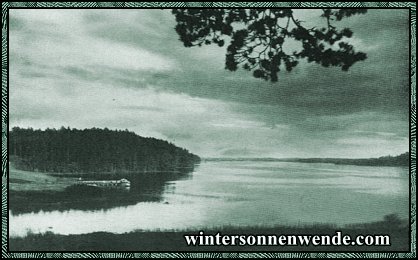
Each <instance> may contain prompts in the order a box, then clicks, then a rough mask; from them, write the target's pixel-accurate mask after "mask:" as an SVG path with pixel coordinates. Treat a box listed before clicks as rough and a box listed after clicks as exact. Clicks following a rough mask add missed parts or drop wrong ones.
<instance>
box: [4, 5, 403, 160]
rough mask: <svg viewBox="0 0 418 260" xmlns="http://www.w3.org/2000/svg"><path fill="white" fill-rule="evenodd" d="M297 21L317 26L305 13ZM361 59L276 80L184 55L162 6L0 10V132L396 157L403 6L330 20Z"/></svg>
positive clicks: (243, 152)
mask: <svg viewBox="0 0 418 260" xmlns="http://www.w3.org/2000/svg"><path fill="white" fill-rule="evenodd" d="M297 14H298V15H299V17H300V19H302V20H306V21H307V23H308V24H309V22H312V23H316V22H323V21H322V20H319V18H317V16H319V13H318V11H317V10H298V11H297ZM335 25H337V26H338V27H339V28H340V27H349V28H351V29H352V30H353V31H354V36H353V38H352V40H351V42H352V43H353V44H354V45H355V48H356V50H359V51H363V52H366V53H367V55H368V59H367V60H366V61H364V62H359V63H356V64H355V65H354V66H353V67H351V69H350V71H349V72H342V71H341V70H340V69H338V68H323V67H320V66H319V65H316V64H304V63H302V64H300V65H299V66H298V67H296V69H294V70H293V71H292V72H291V73H287V72H281V73H280V74H279V82H278V83H268V82H265V81H263V80H259V79H255V78H253V77H252V76H251V75H250V73H248V72H245V71H237V72H229V71H226V70H225V69H224V62H225V53H226V48H219V47H217V46H204V47H201V48H199V47H195V48H185V47H183V44H182V43H181V42H180V41H179V40H178V38H179V37H178V35H177V34H176V32H175V30H174V26H175V20H174V16H173V15H172V14H171V13H170V11H169V10H140V9H120V10H118V9H112V10H75V9H69V10H62V9H61V10H59V9H44V10H36V9H33V10H29V9H11V10H10V38H9V40H10V42H9V44H10V46H9V48H10V89H9V91H10V95H9V98H10V100H9V104H10V107H9V111H10V118H9V120H10V127H13V126H21V127H29V126H30V127H33V128H42V129H44V128H47V127H50V128H52V127H55V128H59V127H61V126H66V127H67V126H69V127H71V128H73V127H74V128H91V127H101V128H103V127H108V128H109V129H128V130H130V131H134V132H136V133H137V134H139V135H142V136H152V137H156V138H161V139H165V140H169V141H171V142H173V143H175V144H176V145H178V146H182V147H185V148H187V149H189V150H190V151H192V152H193V153H196V154H198V155H200V156H202V157H226V156H228V157H350V158H353V157H355V158H361V157H374V156H383V155H389V154H390V155H396V154H400V153H403V152H406V151H407V150H408V145H409V144H408V114H409V112H408V92H409V86H408V82H409V79H408V75H409V71H408V68H409V67H408V64H409V61H408V53H409V52H408V37H409V32H408V26H409V21H408V11H407V10H400V9H397V10H376V9H373V10H369V12H368V13H367V14H365V15H359V16H354V17H353V18H349V19H347V20H346V21H343V22H339V23H336V24H335Z"/></svg>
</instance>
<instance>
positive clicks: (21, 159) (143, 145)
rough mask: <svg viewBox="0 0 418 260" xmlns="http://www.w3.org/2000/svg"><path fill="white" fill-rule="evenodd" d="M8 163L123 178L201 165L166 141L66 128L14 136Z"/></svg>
mask: <svg viewBox="0 0 418 260" xmlns="http://www.w3.org/2000/svg"><path fill="white" fill-rule="evenodd" d="M9 140H10V141H9V151H10V153H9V156H10V157H9V159H10V162H12V163H13V165H14V167H16V168H17V169H21V170H26V171H42V172H54V173H99V172H105V173H116V172H118V173H121V172H156V171H177V170H179V169H185V168H192V167H193V166H194V164H195V163H198V162H200V158H199V157H198V156H197V155H194V154H192V153H190V152H189V151H188V150H186V149H184V148H180V147H177V146H175V145H174V144H172V143H169V142H167V141H163V140H159V139H156V138H150V137H141V136H139V135H137V134H135V133H134V132H130V131H128V130H123V131H122V130H109V129H107V128H105V129H99V128H91V129H83V130H80V129H75V128H71V129H70V128H64V127H61V128H60V129H58V130H57V129H46V130H40V129H38V130H34V129H32V128H26V129H25V128H19V127H14V128H13V129H12V130H11V131H10V132H9Z"/></svg>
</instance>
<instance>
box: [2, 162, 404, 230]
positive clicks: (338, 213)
mask: <svg viewBox="0 0 418 260" xmlns="http://www.w3.org/2000/svg"><path fill="white" fill-rule="evenodd" d="M408 174H409V173H408V169H407V168H398V167H359V166H350V165H345V166H343V165H333V164H308V163H305V164H304V163H285V162H206V163H203V164H202V165H200V166H199V168H198V169H197V170H196V171H195V172H194V173H193V175H190V174H189V175H183V176H172V177H170V178H156V177H155V176H146V177H143V178H132V179H130V180H131V190H130V191H129V192H127V193H126V192H125V193H123V192H120V193H111V194H109V193H100V194H90V195H88V196H85V197H86V198H84V200H83V198H82V196H81V195H80V194H72V195H69V196H76V198H77V201H74V202H71V203H73V204H71V205H70V206H69V205H68V204H66V205H65V207H62V208H59V207H57V206H56V205H55V204H54V203H49V204H52V205H53V207H52V208H45V205H44V206H43V207H44V208H42V207H39V208H42V209H43V210H44V211H42V212H38V213H30V214H18V213H17V212H16V211H12V212H9V217H10V218H9V221H10V234H11V236H24V235H25V234H27V232H28V231H30V232H33V233H43V232H46V231H52V232H54V233H59V234H83V233H91V232H97V231H107V232H112V233H124V232H130V231H134V230H138V229H139V230H167V229H168V230H184V229H194V230H198V229H205V228H213V227H224V226H254V225H258V226H274V225H306V224H314V223H327V224H336V225H338V226H341V225H346V224H352V223H370V222H374V221H380V220H381V219H382V218H383V217H384V216H386V215H389V214H393V213H396V214H398V215H399V217H400V218H402V219H407V218H408V214H409V204H408V202H409V199H408V187H409V182H408V181H409V175H408ZM192 176H193V177H192ZM165 177H168V176H165ZM55 200H57V199H56V198H55ZM31 202H32V203H34V202H36V198H31ZM10 203H11V204H12V201H11V202H10ZM47 204H48V203H47ZM49 204H48V205H49ZM82 204H85V205H82ZM15 207H16V206H15ZM56 209H60V210H61V211H57V210H56ZM63 209H70V210H66V211H63V212H62V210H63ZM46 211H49V212H46Z"/></svg>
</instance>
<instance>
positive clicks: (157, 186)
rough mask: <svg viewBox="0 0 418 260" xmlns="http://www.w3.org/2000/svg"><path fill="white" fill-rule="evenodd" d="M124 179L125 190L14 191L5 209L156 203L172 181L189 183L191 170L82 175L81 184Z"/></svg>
mask: <svg viewBox="0 0 418 260" xmlns="http://www.w3.org/2000/svg"><path fill="white" fill-rule="evenodd" d="M121 178H126V179H128V180H129V181H130V182H131V185H130V188H129V189H103V188H96V187H89V186H80V185H73V186H69V187H67V188H66V189H65V190H64V191H14V190H11V191H10V193H9V209H10V210H11V211H12V212H14V213H15V214H17V213H27V212H39V211H41V210H43V211H53V210H61V211H63V210H69V209H80V210H95V209H109V208H113V207H118V206H128V205H134V204H136V203H138V202H158V201H161V200H162V194H163V192H164V190H165V189H170V188H167V187H169V186H173V185H172V184H173V181H174V180H177V181H181V180H190V179H191V178H192V169H190V168H189V170H188V171H182V172H175V173H173V172H159V173H146V174H145V173H137V174H111V175H110V174H109V175H94V174H92V175H85V176H83V180H114V179H121Z"/></svg>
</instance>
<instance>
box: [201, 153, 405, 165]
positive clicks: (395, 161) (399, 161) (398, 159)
mask: <svg viewBox="0 0 418 260" xmlns="http://www.w3.org/2000/svg"><path fill="white" fill-rule="evenodd" d="M202 161H208V162H217V161H220V162H221V161H225V162H227V161H253V162H298V163H332V164H335V165H357V166H387V167H408V166H409V152H406V153H403V154H400V155H398V156H383V157H379V158H357V159H349V158H271V157H264V158H263V157H261V158H251V157H248V158H246V157H238V158H228V157H226V158H203V159H202Z"/></svg>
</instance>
